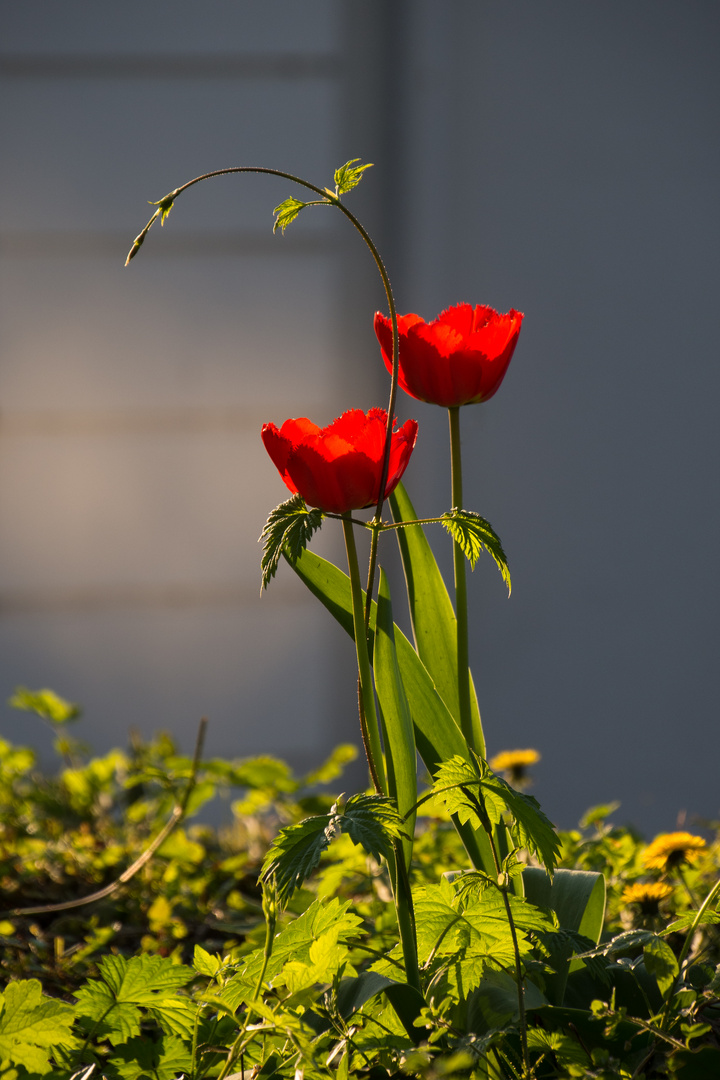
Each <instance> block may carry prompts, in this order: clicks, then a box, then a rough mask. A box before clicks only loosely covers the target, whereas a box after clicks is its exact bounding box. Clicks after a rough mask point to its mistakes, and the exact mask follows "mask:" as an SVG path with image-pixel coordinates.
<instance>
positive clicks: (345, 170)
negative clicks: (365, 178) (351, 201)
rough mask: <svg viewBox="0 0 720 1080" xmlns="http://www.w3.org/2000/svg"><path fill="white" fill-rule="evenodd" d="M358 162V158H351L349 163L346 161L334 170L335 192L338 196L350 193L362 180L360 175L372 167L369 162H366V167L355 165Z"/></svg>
mask: <svg viewBox="0 0 720 1080" xmlns="http://www.w3.org/2000/svg"><path fill="white" fill-rule="evenodd" d="M358 161H360V158H351V159H350V161H346V162H345V164H344V165H341V166H340V168H339V169H336V170H335V176H334V180H335V191H336V192H337V194H338V195H344V194H345V192H347V191H352V189H353V188H355V187H357V186H358V184H359V183H360V181H361V180H362V174H363V173H364V172H365V170H366V169H372V167H373V166H372V163H371V162H368V164H367V165H357V164H356V162H358Z"/></svg>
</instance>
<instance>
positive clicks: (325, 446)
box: [262, 409, 417, 514]
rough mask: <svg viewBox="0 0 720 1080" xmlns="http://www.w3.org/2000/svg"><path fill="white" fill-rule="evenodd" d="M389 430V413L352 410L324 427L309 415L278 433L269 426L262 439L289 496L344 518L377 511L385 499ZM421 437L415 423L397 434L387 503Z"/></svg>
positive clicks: (394, 432) (391, 460)
mask: <svg viewBox="0 0 720 1080" xmlns="http://www.w3.org/2000/svg"><path fill="white" fill-rule="evenodd" d="M386 428H387V413H386V412H385V410H384V409H370V411H369V412H368V413H364V412H363V411H362V410H361V409H350V410H349V411H348V412H344V413H343V414H342V416H340V417H338V419H337V420H334V421H333V423H332V424H329V425H328V426H327V427H324V428H320V427H318V426H317V424H313V423H312V422H311V421H310V420H308V419H307V418H306V417H304V416H303V417H300V418H299V419H297V420H286V421H285V423H284V424H283V425H282V427H281V428H280V429H279V430H278V428H276V427H275V425H274V424H265V425H264V427H263V429H262V440H263V443H264V444H265V449H266V450H267V452H268V454H269V455H270V457H271V458H272V460H273V462H274V464H275V466H276V467H277V470H278V472H279V473H280V475H281V476H282V478H283V480H284V481H285V484H286V485H287V487H288V488H289V490H290V491H292V492H298V493H299V494H300V495H302V497H303V499H304V500H305V502H306V503H307V504H308V506H316V507H318V509H319V510H324V511H325V512H326V513H332V514H345V513H347V512H348V511H349V510H362V509H364V508H365V507H368V506H374V505H375V504H376V503H377V501H378V499H379V497H380V480H381V476H382V466H383V455H384V453H385V435H386ZM416 438H417V423H416V422H415V420H408V421H407V422H406V423H405V424H403V426H402V427H401V428H400V430H399V431H393V433H392V438H391V441H390V461H389V467H388V474H387V481H386V484H385V490H384V492H383V498H387V496H388V495H389V494H390V493H391V492H392V491H394V490H395V488H396V487H397V485H398V483H399V481H400V478H401V476H402V475H403V473H404V472H405V469H406V468H407V464H408V462H409V460H410V455H411V454H412V452H413V449H414V446H415V440H416Z"/></svg>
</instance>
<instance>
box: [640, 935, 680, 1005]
mask: <svg viewBox="0 0 720 1080" xmlns="http://www.w3.org/2000/svg"><path fill="white" fill-rule="evenodd" d="M643 956H644V958H645V967H646V969H647V970H648V971H649V972H650V974H651V975H654V976H655V978H656V979H657V984H658V986H659V988H660V993H661V994H662V996H663V997H665V996H666V995H667V992H668V990H670V988H671V987H672V986H674V985H675V979H676V978H677V974H678V971H679V970H680V969H679V967H678V962H677V957H676V956H675V953H674V952H673V951H672V949H671V948H670V946H669V945H668V944H667V942H666V941H663V939H662V938H661V937H652V938H651V939H650V940H649V941H646V942H645V945H644V946H643Z"/></svg>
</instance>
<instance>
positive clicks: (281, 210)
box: [273, 196, 307, 233]
mask: <svg viewBox="0 0 720 1080" xmlns="http://www.w3.org/2000/svg"><path fill="white" fill-rule="evenodd" d="M306 206H307V203H305V202H301V201H300V199H294V198H293V197H292V196H290V198H288V199H285V200H284V201H283V202H281V203H280V204H279V206H276V207H275V209H274V210H273V214H274V215H275V221H274V222H273V232H277V230H278V229H280V231H281V232H283V233H284V232H285V230H286V229H287V227H288V225H290V224H291V222H293V221H294V220H295V218H296V217H297V216H298V214H299V213H300V211H301V210H304V209H305V207H306Z"/></svg>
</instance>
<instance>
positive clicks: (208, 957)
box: [193, 945, 222, 979]
mask: <svg viewBox="0 0 720 1080" xmlns="http://www.w3.org/2000/svg"><path fill="white" fill-rule="evenodd" d="M193 967H194V968H195V970H196V971H197V973H198V974H199V975H207V976H208V977H209V978H211V979H214V978H215V976H216V975H217V973H218V972H219V971H220V969H221V967H222V960H221V959H220V957H219V956H217V955H213V954H212V953H209V952H207V951H206V950H205V949H203V947H202V945H196V946H195V951H194V953H193Z"/></svg>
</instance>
